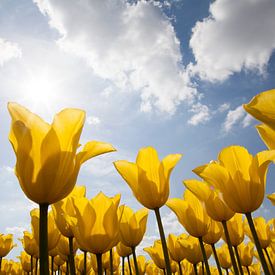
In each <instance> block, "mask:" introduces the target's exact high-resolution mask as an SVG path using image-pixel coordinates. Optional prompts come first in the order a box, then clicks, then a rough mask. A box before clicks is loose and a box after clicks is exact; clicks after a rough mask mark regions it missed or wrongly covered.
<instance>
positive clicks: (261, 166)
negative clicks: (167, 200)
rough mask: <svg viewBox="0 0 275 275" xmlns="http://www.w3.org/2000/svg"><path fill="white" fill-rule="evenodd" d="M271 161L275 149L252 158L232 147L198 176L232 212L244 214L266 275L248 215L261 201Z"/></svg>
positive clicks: (243, 150) (274, 154)
mask: <svg viewBox="0 0 275 275" xmlns="http://www.w3.org/2000/svg"><path fill="white" fill-rule="evenodd" d="M274 159H275V150H272V151H262V152H259V153H258V154H256V155H255V156H252V155H251V154H249V152H248V151H247V150H246V149H245V148H244V147H242V146H236V145H234V146H229V147H226V148H224V149H223V150H221V152H220V153H219V156H218V161H215V162H210V163H209V164H208V165H205V167H204V169H203V171H201V173H200V177H202V178H203V179H204V180H205V181H207V182H209V183H210V184H212V185H214V186H215V187H216V188H217V189H219V190H220V192H221V193H222V196H223V199H224V201H225V202H226V204H227V205H228V206H229V207H230V208H231V209H232V210H233V211H234V212H237V213H243V214H245V215H246V217H247V220H248V223H249V227H250V230H251V232H252V234H253V238H254V239H255V245H256V248H257V250H258V253H259V256H260V259H261V263H262V266H263V269H264V272H266V274H269V271H268V267H267V264H266V261H265V258H264V255H263V252H262V250H261V247H260V244H259V241H258V236H257V234H256V231H255V228H254V224H253V220H252V216H251V212H253V211H255V210H256V209H258V208H259V207H260V205H261V204H262V202H263V199H264V195H265V185H266V174H267V169H268V165H269V164H270V162H271V161H273V160H274ZM232 194H234V196H233V195H232Z"/></svg>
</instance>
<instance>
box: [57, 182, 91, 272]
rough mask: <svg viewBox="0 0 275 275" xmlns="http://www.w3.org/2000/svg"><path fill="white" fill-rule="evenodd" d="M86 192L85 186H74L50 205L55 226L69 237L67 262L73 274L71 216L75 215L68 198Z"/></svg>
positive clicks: (79, 195) (81, 195)
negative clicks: (60, 198)
mask: <svg viewBox="0 0 275 275" xmlns="http://www.w3.org/2000/svg"><path fill="white" fill-rule="evenodd" d="M85 194H86V188H85V186H75V187H74V189H73V191H72V192H71V193H70V194H69V195H68V196H67V197H66V198H65V199H63V200H61V201H58V202H56V203H54V204H53V205H52V209H53V214H54V219H55V223H56V226H57V227H58V229H59V231H60V232H61V234H62V235H63V236H65V237H67V238H68V239H69V247H70V255H69V264H70V270H71V273H72V274H75V263H74V257H73V238H74V235H73V230H72V228H71V227H72V221H71V219H72V217H74V216H75V211H74V207H73V205H72V201H71V199H70V198H72V197H84V196H85Z"/></svg>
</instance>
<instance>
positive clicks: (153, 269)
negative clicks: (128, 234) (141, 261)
mask: <svg viewBox="0 0 275 275" xmlns="http://www.w3.org/2000/svg"><path fill="white" fill-rule="evenodd" d="M146 274H148V275H159V274H160V273H159V268H158V267H157V266H156V265H155V263H154V262H153V261H152V260H149V261H148V263H147V266H146Z"/></svg>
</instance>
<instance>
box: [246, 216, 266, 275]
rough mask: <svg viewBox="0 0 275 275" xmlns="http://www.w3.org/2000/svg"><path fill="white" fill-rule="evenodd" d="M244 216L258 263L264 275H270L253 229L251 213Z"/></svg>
mask: <svg viewBox="0 0 275 275" xmlns="http://www.w3.org/2000/svg"><path fill="white" fill-rule="evenodd" d="M245 216H246V218H247V221H248V224H249V227H250V231H251V233H252V236H253V239H254V243H255V245H256V248H257V251H258V255H259V257H260V261H261V264H262V267H263V270H264V273H265V274H266V275H270V272H269V269H268V266H267V263H266V260H265V257H264V253H263V250H262V247H261V244H260V241H259V238H258V235H257V232H256V229H255V226H254V223H253V219H252V216H251V213H246V214H245Z"/></svg>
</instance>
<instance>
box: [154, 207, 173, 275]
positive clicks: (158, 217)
mask: <svg viewBox="0 0 275 275" xmlns="http://www.w3.org/2000/svg"><path fill="white" fill-rule="evenodd" d="M154 211H155V214H156V218H157V223H158V228H159V234H160V239H161V244H162V250H163V255H164V259H165V266H166V272H167V275H172V272H171V266H170V260H169V254H168V249H167V244H166V240H165V234H164V230H163V226H162V222H161V217H160V212H159V208H156V209H154Z"/></svg>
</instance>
